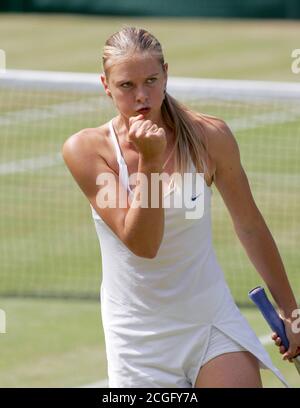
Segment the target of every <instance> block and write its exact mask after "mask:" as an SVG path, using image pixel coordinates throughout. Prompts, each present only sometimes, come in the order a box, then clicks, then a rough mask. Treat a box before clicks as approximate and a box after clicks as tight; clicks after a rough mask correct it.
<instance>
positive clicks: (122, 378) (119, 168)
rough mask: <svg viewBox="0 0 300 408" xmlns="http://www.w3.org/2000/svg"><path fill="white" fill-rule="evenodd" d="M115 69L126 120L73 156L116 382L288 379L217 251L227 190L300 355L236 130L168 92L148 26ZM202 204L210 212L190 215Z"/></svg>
mask: <svg viewBox="0 0 300 408" xmlns="http://www.w3.org/2000/svg"><path fill="white" fill-rule="evenodd" d="M103 68H104V72H103V74H102V75H101V81H102V84H103V86H104V89H105V92H106V94H107V95H108V97H109V98H111V99H112V101H113V103H114V105H115V108H116V109H117V113H118V114H117V115H116V116H115V117H113V118H112V119H111V120H110V121H109V122H108V123H105V124H104V125H102V126H100V127H98V128H88V129H83V130H81V131H79V132H78V133H76V134H74V135H72V136H71V137H70V138H69V139H68V140H67V141H66V142H65V144H64V146H63V149H62V152H63V157H64V160H65V162H66V164H67V166H68V168H69V169H70V172H71V173H72V175H73V177H74V178H75V180H76V181H77V183H78V185H79V186H80V188H81V189H82V191H83V192H84V194H85V195H86V197H87V199H88V200H89V202H90V205H91V211H92V215H93V218H94V222H95V226H96V231H97V234H98V237H99V241H100V246H101V254H102V274H103V279H102V283H101V313H102V322H103V328H104V334H105V342H106V353H107V362H108V377H109V387H122V388H123V387H261V386H262V382H261V377H260V368H269V369H270V370H272V371H273V372H274V373H275V375H276V376H277V377H278V378H279V379H280V380H281V381H282V382H283V383H284V384H286V383H285V380H284V378H283V377H282V375H281V373H280V372H279V371H278V369H277V368H275V367H274V366H273V364H272V362H271V360H270V358H269V356H268V354H267V353H266V351H265V350H264V348H263V347H262V345H261V344H260V342H259V340H258V339H257V337H256V335H255V333H254V332H253V331H252V329H251V328H250V327H249V325H248V323H247V321H246V320H245V319H244V318H243V316H242V315H241V313H240V311H239V309H238V308H237V306H236V304H235V302H234V300H233V297H232V295H231V293H230V290H229V288H228V285H227V283H226V281H225V279H224V274H223V271H222V269H221V267H220V266H219V263H218V261H217V259H216V255H215V252H214V249H213V246H212V232H211V220H210V201H211V185H212V183H215V185H216V187H217V189H218V190H219V192H220V194H221V196H222V198H223V199H224V202H225V204H226V206H227V208H228V210H229V212H230V215H231V217H232V220H233V223H234V227H235V231H236V233H237V235H238V237H239V239H240V241H241V243H242V244H243V246H244V247H245V250H246V251H247V253H248V256H249V258H250V260H251V261H252V262H253V264H254V266H255V267H256V269H257V271H258V273H259V274H260V275H261V276H262V278H263V279H264V281H265V282H266V284H267V286H268V287H269V289H270V291H271V293H272V295H273V297H274V299H275V300H276V302H277V305H278V307H279V310H280V312H281V315H282V317H283V318H284V322H285V327H286V330H287V335H288V338H289V341H290V349H289V350H286V353H285V357H288V358H292V357H293V356H294V355H295V354H296V352H297V347H298V346H299V345H300V335H299V334H294V333H293V332H292V330H291V314H292V311H293V310H294V309H296V308H297V304H296V301H295V298H294V295H293V293H292V290H291V288H290V285H289V282H288V279H287V276H286V273H285V270H284V266H283V264H282V261H281V258H280V255H279V253H278V250H277V247H276V245H275V243H274V240H273V238H272V236H271V234H270V232H269V230H268V228H267V226H266V224H265V222H264V219H263V217H262V215H261V213H260V212H259V210H258V208H257V206H256V205H255V202H254V200H253V197H252V194H251V191H250V188H249V184H248V181H247V177H246V175H245V172H244V170H243V167H242V165H241V162H240V156H239V149H238V145H237V142H236V140H235V138H234V136H233V135H232V133H231V131H230V129H229V128H228V126H227V125H226V124H225V123H224V121H223V120H221V119H219V118H216V117H213V116H208V115H206V114H203V113H197V112H194V111H192V110H190V109H188V108H187V107H185V106H184V105H182V104H180V103H179V102H178V101H177V100H176V99H175V98H173V97H172V96H171V95H169V94H168V92H167V79H168V75H167V73H168V64H167V63H165V62H164V57H163V53H162V48H161V45H160V43H159V41H158V40H157V39H156V38H155V37H154V36H153V35H152V34H150V33H149V32H148V31H146V30H144V29H139V28H134V27H133V28H132V27H125V28H123V29H122V30H121V31H119V32H117V33H115V34H113V35H112V36H111V37H110V38H108V40H107V41H106V43H105V47H104V54H103ZM185 174H192V175H193V174H194V175H195V176H196V175H199V174H200V175H201V179H202V181H203V184H202V186H203V188H202V190H201V188H200V190H199V189H198V191H196V188H197V185H196V183H194V181H193V180H194V179H193V180H192V181H191V182H188V181H187V182H186V183H185V181H186V180H191V179H188V178H187V177H186V178H185V177H181V178H180V177H178V175H180V176H184V175H185ZM154 175H157V176H161V175H164V176H166V177H165V178H164V177H162V178H156V179H155V178H154V177H153V176H154ZM175 175H177V177H175ZM168 177H169V179H168ZM155 180H156V181H157V180H158V183H156V184H155ZM166 180H167V181H166ZM152 181H153V184H151V182H152ZM168 181H169V182H168ZM155 185H156V188H155ZM199 191H200V192H199ZM183 196H184V197H185V199H184V200H183V199H182V198H183ZM107 197H109V199H107ZM124 197H125V198H126V199H125V205H121V203H124V200H123V201H122V198H124ZM141 197H143V200H142V199H141ZM189 197H190V198H189ZM180 199H181V203H182V205H181V206H180V205H175V203H176V202H177V203H178V202H180ZM188 199H189V202H187V201H188ZM114 200H115V201H114ZM151 200H153V201H155V200H156V203H157V205H152V201H151ZM183 201H184V203H183ZM199 202H202V204H203V211H202V212H201V211H200V214H201V216H198V217H188V216H187V209H191V208H193V205H194V207H195V206H196V205H198V206H199ZM142 203H143V204H144V205H142ZM113 204H115V205H113ZM145 204H146V205H145ZM167 204H168V205H167ZM190 211H191V210H190ZM276 341H277V342H278V340H276Z"/></svg>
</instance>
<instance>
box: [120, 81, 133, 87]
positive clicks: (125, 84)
mask: <svg viewBox="0 0 300 408" xmlns="http://www.w3.org/2000/svg"><path fill="white" fill-rule="evenodd" d="M130 85H131V82H124V83H123V84H121V88H129V86H130Z"/></svg>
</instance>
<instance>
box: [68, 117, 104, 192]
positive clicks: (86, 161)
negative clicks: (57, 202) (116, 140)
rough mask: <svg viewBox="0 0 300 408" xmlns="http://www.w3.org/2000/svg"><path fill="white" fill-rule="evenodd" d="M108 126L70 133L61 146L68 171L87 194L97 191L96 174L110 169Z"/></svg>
mask: <svg viewBox="0 0 300 408" xmlns="http://www.w3.org/2000/svg"><path fill="white" fill-rule="evenodd" d="M107 135H108V126H107V124H104V125H102V126H100V127H98V128H86V129H82V130H80V131H79V132H77V133H74V134H73V135H71V136H70V137H69V138H68V139H67V140H66V141H65V142H64V144H63V146H62V149H61V151H62V156H63V159H64V162H65V164H66V165H67V167H68V169H69V171H70V172H71V174H72V175H73V177H74V179H75V180H76V181H77V183H78V184H79V186H80V188H81V189H82V190H83V191H84V193H85V194H86V195H87V196H88V197H91V196H94V195H95V194H96V192H97V187H96V184H95V180H96V177H97V175H99V174H101V173H103V172H107V171H112V170H111V168H110V167H109V165H108V163H107V160H106V157H108V150H109V144H108V136H107Z"/></svg>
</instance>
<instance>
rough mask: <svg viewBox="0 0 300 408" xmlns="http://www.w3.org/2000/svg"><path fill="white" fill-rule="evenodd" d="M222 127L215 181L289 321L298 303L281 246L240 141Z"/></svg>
mask: <svg viewBox="0 0 300 408" xmlns="http://www.w3.org/2000/svg"><path fill="white" fill-rule="evenodd" d="M220 130H221V131H220V132H219V134H218V135H215V136H214V137H213V139H214V141H213V144H214V151H215V152H216V153H215V159H216V174H215V185H216V187H217V188H218V190H219V192H220V194H221V196H222V198H223V200H224V202H225V204H226V206H227V208H228V210H229V213H230V215H231V218H232V221H233V225H234V229H235V231H236V234H237V236H238V238H239V240H240V241H241V243H242V245H243V247H244V248H245V251H246V253H247V255H248V257H249V259H250V260H251V262H252V263H253V265H254V266H255V268H256V270H257V271H258V273H259V274H260V275H261V277H262V278H263V280H264V281H265V282H266V285H267V286H268V288H269V290H270V292H271V294H272V296H273V298H274V300H275V301H276V303H277V305H278V307H279V311H280V314H281V316H282V317H283V318H284V319H285V320H286V321H291V320H292V312H293V310H295V309H297V303H296V300H295V297H294V294H293V292H292V289H291V286H290V283H289V281H288V278H287V274H286V271H285V268H284V265H283V262H282V259H281V257H280V254H279V251H278V248H277V246H276V244H275V241H274V239H273V237H272V235H271V233H270V231H269V229H268V227H267V225H266V223H265V221H264V218H263V216H262V214H261V213H260V211H259V209H258V208H257V206H256V204H255V201H254V198H253V196H252V193H251V190H250V186H249V183H248V179H247V176H246V174H245V171H244V169H243V167H242V164H241V161H240V154H239V148H238V145H237V142H236V140H235V138H234V136H233V135H232V133H231V131H230V129H229V128H228V127H227V126H226V124H225V123H224V122H223V123H221V124H220ZM291 339H292V337H290V340H291ZM299 340H300V338H299V339H293V341H294V342H295V343H296V342H299ZM290 342H291V341H290ZM292 348H293V351H295V350H296V348H297V346H296V344H294V345H293V344H292Z"/></svg>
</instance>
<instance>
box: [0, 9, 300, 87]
mask: <svg viewBox="0 0 300 408" xmlns="http://www.w3.org/2000/svg"><path fill="white" fill-rule="evenodd" d="M123 25H135V26H140V27H144V28H146V29H148V30H150V31H151V32H153V34H154V35H155V36H156V37H157V38H158V39H159V40H160V42H161V43H162V46H163V49H164V52H165V57H166V61H167V62H168V63H169V65H170V74H171V75H176V76H193V77H207V78H234V79H239V78H240V79H257V80H258V79H265V80H275V81H278V80H280V81H296V80H297V76H296V75H295V74H293V73H292V72H291V63H292V59H291V52H292V50H293V49H295V48H299V42H298V40H297V38H299V36H300V23H299V22H298V21H286V20H284V21H280V20H244V19H243V20H234V19H231V20H230V19H229V20H223V19H216V20H214V19H209V20H205V19H193V18H191V19H175V18H167V19H166V18H119V17H118V18H116V17H101V16H70V15H69V16H68V15H55V14H54V15H41V14H36V15H35V14H32V15H30V14H26V15H19V14H16V15H14V14H2V15H0V38H1V48H2V49H4V50H5V51H6V54H7V66H8V68H19V69H20V68H22V69H38V70H39V69H40V70H50V71H51V70H55V71H80V72H99V71H100V70H102V68H101V52H102V47H103V44H104V42H105V40H106V38H107V37H108V36H109V35H111V34H112V33H113V32H115V31H117V30H119V29H120V28H121V27H122V26H123ZM50 33H51V34H50ZM41 38H42V39H43V41H40V39H41ZM62 39H63V40H62Z"/></svg>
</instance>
